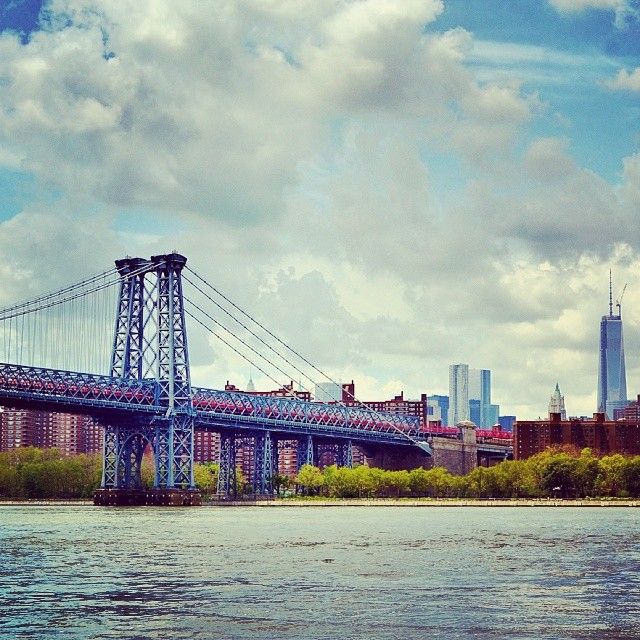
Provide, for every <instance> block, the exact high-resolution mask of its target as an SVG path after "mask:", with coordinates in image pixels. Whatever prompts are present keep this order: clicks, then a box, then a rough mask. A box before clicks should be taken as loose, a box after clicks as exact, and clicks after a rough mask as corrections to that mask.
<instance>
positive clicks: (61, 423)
mask: <svg viewBox="0 0 640 640" xmlns="http://www.w3.org/2000/svg"><path fill="white" fill-rule="evenodd" d="M17 447H41V448H47V447H55V448H56V449H59V450H60V451H61V452H62V453H63V454H64V455H72V454H76V453H94V452H96V451H101V449H102V428H101V427H100V425H98V424H97V423H96V422H95V421H94V420H93V419H92V418H90V417H88V416H83V415H75V414H71V413H52V412H50V411H34V410H31V409H14V408H11V407H2V408H1V411H0V451H8V450H9V449H15V448H17Z"/></svg>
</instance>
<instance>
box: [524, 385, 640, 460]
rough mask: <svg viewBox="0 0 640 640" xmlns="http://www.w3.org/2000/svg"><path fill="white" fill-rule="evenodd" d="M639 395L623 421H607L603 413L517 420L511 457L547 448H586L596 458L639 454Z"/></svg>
mask: <svg viewBox="0 0 640 640" xmlns="http://www.w3.org/2000/svg"><path fill="white" fill-rule="evenodd" d="M639 403H640V396H639V398H638V401H636V402H634V403H632V404H631V405H630V406H629V407H627V408H626V409H625V415H624V418H622V419H619V420H607V419H606V418H605V414H604V413H594V414H593V418H569V419H568V420H561V418H560V414H559V413H552V414H550V416H549V418H548V419H547V420H517V421H516V423H515V426H514V443H513V457H514V459H515V460H524V459H526V458H529V457H530V456H533V455H535V454H536V453H540V452H541V451H544V450H545V449H546V448H548V447H553V446H562V445H571V446H574V447H576V448H578V449H584V448H585V447H588V448H589V449H591V450H592V451H593V453H594V455H597V456H605V455H610V454H614V453H621V454H623V455H640V420H639V417H640V409H639Z"/></svg>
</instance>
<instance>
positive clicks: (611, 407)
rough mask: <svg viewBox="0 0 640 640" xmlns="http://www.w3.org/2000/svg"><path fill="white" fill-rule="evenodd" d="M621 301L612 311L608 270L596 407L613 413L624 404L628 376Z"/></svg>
mask: <svg viewBox="0 0 640 640" xmlns="http://www.w3.org/2000/svg"><path fill="white" fill-rule="evenodd" d="M621 302H622V296H621V297H620V300H618V301H617V303H616V307H617V315H614V313H613V294H612V286H611V272H609V315H608V316H602V320H601V321H600V360H599V363H598V365H599V366H598V411H600V412H603V413H606V414H607V416H608V417H609V418H613V417H614V411H615V410H616V409H624V407H626V406H627V404H628V401H627V376H626V371H625V362H624V341H623V337H622V315H621V310H622V307H621Z"/></svg>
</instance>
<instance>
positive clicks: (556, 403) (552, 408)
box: [549, 382, 567, 420]
mask: <svg viewBox="0 0 640 640" xmlns="http://www.w3.org/2000/svg"><path fill="white" fill-rule="evenodd" d="M552 413H559V414H560V419H561V420H566V419H567V411H566V409H565V408H564V396H563V395H562V394H561V393H560V387H559V386H558V383H557V382H556V388H555V389H554V391H553V394H552V395H551V400H549V415H551V414H552Z"/></svg>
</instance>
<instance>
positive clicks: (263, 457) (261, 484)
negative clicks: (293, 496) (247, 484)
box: [253, 431, 278, 495]
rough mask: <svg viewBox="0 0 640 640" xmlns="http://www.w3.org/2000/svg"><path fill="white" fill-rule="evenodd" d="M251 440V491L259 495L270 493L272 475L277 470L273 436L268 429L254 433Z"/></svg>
mask: <svg viewBox="0 0 640 640" xmlns="http://www.w3.org/2000/svg"><path fill="white" fill-rule="evenodd" d="M253 440H254V471H253V491H254V493H257V494H259V495H271V494H272V493H273V476H274V475H275V473H277V471H278V467H277V456H278V454H277V451H278V447H277V443H275V442H274V440H273V437H272V435H271V433H270V432H269V431H264V432H261V433H260V432H259V433H256V435H255V436H254V438H253ZM274 452H275V455H274ZM274 461H275V465H274Z"/></svg>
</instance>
